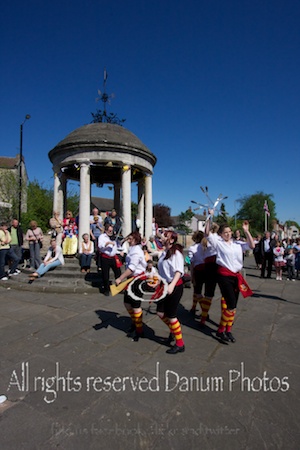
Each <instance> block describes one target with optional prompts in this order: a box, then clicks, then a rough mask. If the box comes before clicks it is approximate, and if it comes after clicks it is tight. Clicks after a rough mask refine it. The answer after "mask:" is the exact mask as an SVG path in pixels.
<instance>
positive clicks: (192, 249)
mask: <svg viewBox="0 0 300 450" xmlns="http://www.w3.org/2000/svg"><path fill="white" fill-rule="evenodd" d="M198 245H199V244H193V245H191V246H190V248H189V249H188V257H189V258H190V261H191V262H193V258H194V255H195V253H196V252H197V248H198Z"/></svg>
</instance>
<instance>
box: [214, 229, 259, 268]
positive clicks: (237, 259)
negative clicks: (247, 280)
mask: <svg viewBox="0 0 300 450" xmlns="http://www.w3.org/2000/svg"><path fill="white" fill-rule="evenodd" d="M207 239H208V241H209V242H210V244H211V245H212V246H213V247H214V248H215V249H216V251H217V257H216V263H217V264H218V265H219V266H221V267H226V268H227V269H229V270H231V272H234V273H237V272H240V270H242V268H243V251H245V250H249V249H250V247H249V245H248V243H247V242H243V241H233V240H230V241H228V242H226V241H224V239H222V238H221V237H220V236H218V235H217V234H216V233H211V234H210V235H209V236H208V237H207Z"/></svg>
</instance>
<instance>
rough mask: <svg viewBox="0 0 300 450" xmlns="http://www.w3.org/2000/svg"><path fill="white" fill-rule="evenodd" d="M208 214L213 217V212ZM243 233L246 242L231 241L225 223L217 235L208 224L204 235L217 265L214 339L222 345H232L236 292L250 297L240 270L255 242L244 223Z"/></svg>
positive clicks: (245, 222)
mask: <svg viewBox="0 0 300 450" xmlns="http://www.w3.org/2000/svg"><path fill="white" fill-rule="evenodd" d="M209 213H210V214H211V215H213V210H210V211H209ZM243 230H244V233H245V236H246V239H247V242H242V241H234V240H233V239H232V231H231V228H230V227H229V226H228V225H227V224H223V225H221V226H220V229H219V233H218V234H219V235H217V234H213V233H211V232H210V223H209V221H208V222H207V224H206V228H205V232H206V235H207V239H208V241H209V243H210V244H211V245H212V247H214V248H215V250H216V253H217V255H216V263H217V265H218V274H217V280H218V284H219V287H220V290H221V293H222V304H221V307H222V315H221V320H220V324H219V328H218V331H217V333H216V336H217V338H219V339H220V341H222V342H226V343H227V342H235V341H236V339H235V338H234V337H233V335H232V333H231V327H232V325H233V321H234V316H235V312H236V306H237V301H238V296H239V292H241V293H242V295H243V296H244V297H247V296H249V295H252V291H251V289H250V288H249V286H248V285H247V283H246V281H245V280H244V278H243V276H242V275H241V273H240V271H241V270H242V268H243V251H245V250H249V249H253V248H254V246H255V245H254V242H253V239H252V236H251V234H250V231H249V223H248V222H247V221H244V223H243Z"/></svg>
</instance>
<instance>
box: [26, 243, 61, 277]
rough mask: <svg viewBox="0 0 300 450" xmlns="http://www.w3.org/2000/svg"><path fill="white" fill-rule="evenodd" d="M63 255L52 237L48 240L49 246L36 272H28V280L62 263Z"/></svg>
mask: <svg viewBox="0 0 300 450" xmlns="http://www.w3.org/2000/svg"><path fill="white" fill-rule="evenodd" d="M64 264H65V261H64V257H63V254H62V248H61V247H60V246H59V245H58V244H57V242H56V239H55V238H52V239H51V241H50V247H49V249H48V251H47V254H46V256H45V259H44V262H42V264H41V265H40V267H39V268H38V269H37V271H36V272H34V273H33V274H30V275H29V276H30V280H29V281H31V282H32V281H33V280H35V279H36V278H40V277H41V276H43V275H44V274H45V273H46V272H48V271H49V270H53V269H55V268H56V267H58V266H61V265H64Z"/></svg>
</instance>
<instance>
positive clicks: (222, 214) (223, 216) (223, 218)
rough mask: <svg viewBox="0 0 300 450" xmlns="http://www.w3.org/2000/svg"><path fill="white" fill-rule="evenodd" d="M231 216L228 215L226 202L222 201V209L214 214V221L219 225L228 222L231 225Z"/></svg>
mask: <svg viewBox="0 0 300 450" xmlns="http://www.w3.org/2000/svg"><path fill="white" fill-rule="evenodd" d="M229 221H230V218H229V216H228V215H227V212H226V209H225V204H224V203H221V206H220V210H219V212H218V214H217V215H215V216H214V222H216V223H217V224H218V225H221V224H222V223H228V225H229Z"/></svg>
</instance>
